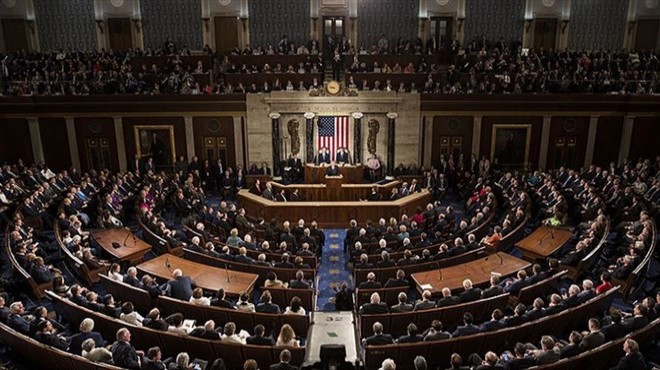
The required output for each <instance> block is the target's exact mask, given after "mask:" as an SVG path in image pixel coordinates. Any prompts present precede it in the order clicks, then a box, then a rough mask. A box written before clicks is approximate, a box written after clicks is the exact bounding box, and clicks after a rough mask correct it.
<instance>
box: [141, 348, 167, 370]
mask: <svg viewBox="0 0 660 370" xmlns="http://www.w3.org/2000/svg"><path fill="white" fill-rule="evenodd" d="M162 356H163V353H162V352H161V350H160V348H158V347H151V348H149V350H148V351H147V355H146V356H145V359H144V363H143V364H142V370H165V363H164V362H163V361H162V360H161V358H162Z"/></svg>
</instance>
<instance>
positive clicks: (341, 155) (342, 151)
mask: <svg viewBox="0 0 660 370" xmlns="http://www.w3.org/2000/svg"><path fill="white" fill-rule="evenodd" d="M336 161H337V163H350V162H351V156H350V155H349V153H348V149H346V148H339V149H337V155H336Z"/></svg>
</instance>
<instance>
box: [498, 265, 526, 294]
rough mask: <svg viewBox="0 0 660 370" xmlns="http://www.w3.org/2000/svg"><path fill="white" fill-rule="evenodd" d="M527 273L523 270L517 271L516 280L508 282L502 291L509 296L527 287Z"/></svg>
mask: <svg viewBox="0 0 660 370" xmlns="http://www.w3.org/2000/svg"><path fill="white" fill-rule="evenodd" d="M527 280H528V279H527V272H526V271H525V270H520V271H518V274H517V278H516V279H514V280H513V281H510V282H508V284H506V285H505V286H504V291H505V292H507V293H511V294H517V293H518V292H519V291H520V289H522V288H524V287H526V286H527V285H528V281H527Z"/></svg>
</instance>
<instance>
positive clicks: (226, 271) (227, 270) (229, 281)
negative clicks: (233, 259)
mask: <svg viewBox="0 0 660 370" xmlns="http://www.w3.org/2000/svg"><path fill="white" fill-rule="evenodd" d="M225 274H227V282H228V283H231V280H230V279H229V267H228V266H227V262H225Z"/></svg>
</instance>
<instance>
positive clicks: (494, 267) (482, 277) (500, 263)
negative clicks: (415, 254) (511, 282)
mask: <svg viewBox="0 0 660 370" xmlns="http://www.w3.org/2000/svg"><path fill="white" fill-rule="evenodd" d="M530 265H531V263H529V262H528V261H524V260H521V259H520V258H516V257H513V256H511V255H509V254H507V253H502V252H499V253H496V254H492V255H490V256H486V257H484V258H480V259H478V260H474V261H471V262H467V263H464V264H461V265H456V266H451V267H447V268H443V269H439V270H437V269H436V270H429V271H422V272H416V273H414V274H412V275H411V276H412V279H413V281H415V285H417V290H418V291H419V293H420V294H421V293H422V292H423V291H424V290H426V289H428V290H430V291H431V293H432V294H433V295H434V296H438V295H441V294H442V289H443V288H445V287H447V288H449V289H451V291H452V292H461V291H462V290H463V280H465V279H470V280H472V284H473V285H474V286H479V285H482V284H486V283H488V281H489V280H490V275H491V272H495V273H497V274H499V275H501V276H502V277H505V276H510V275H513V274H515V273H517V272H518V271H520V270H522V269H524V268H527V267H529V266H530ZM425 288H426V289H425Z"/></svg>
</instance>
